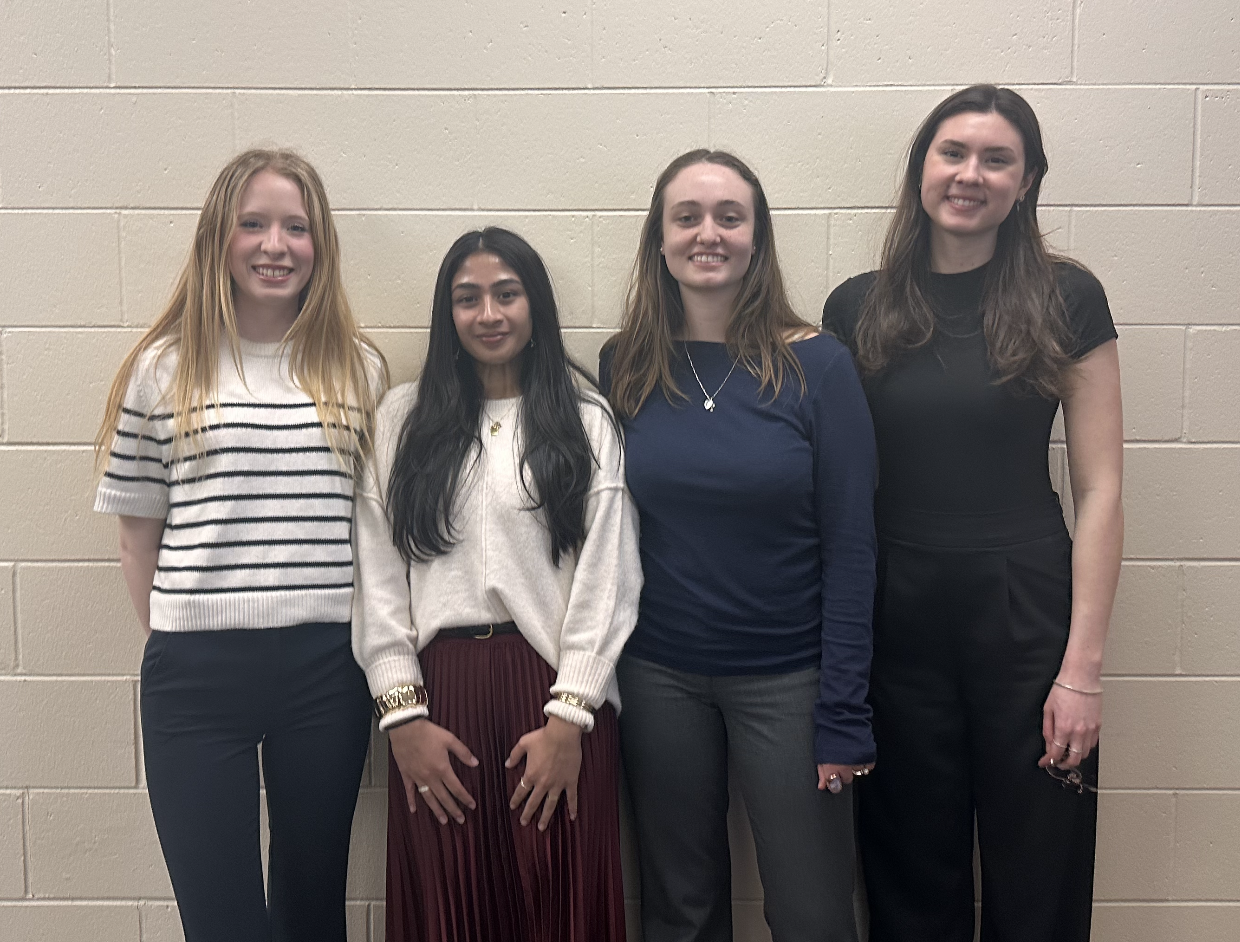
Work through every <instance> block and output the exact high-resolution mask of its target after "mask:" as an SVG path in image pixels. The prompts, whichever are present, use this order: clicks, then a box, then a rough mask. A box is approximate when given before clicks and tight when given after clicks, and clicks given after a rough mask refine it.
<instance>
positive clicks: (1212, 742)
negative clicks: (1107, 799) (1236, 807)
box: [1101, 678, 1240, 789]
mask: <svg viewBox="0 0 1240 942" xmlns="http://www.w3.org/2000/svg"><path fill="white" fill-rule="evenodd" d="M1106 689H1107V693H1106V697H1105V698H1104V700H1105V705H1104V707H1103V725H1102V773H1101V781H1102V784H1103V785H1104V786H1106V787H1107V788H1226V789H1237V788H1240V741H1237V739H1236V737H1235V736H1232V735H1229V734H1227V733H1226V732H1224V731H1230V730H1234V729H1236V726H1237V723H1240V678H1236V679H1226V680H1197V679H1188V678H1182V679H1181V678H1177V679H1174V680H1171V679H1155V678H1148V679H1139V680H1138V679H1130V680H1117V679H1112V680H1109V681H1107V688H1106ZM1151 757H1157V758H1156V759H1153V760H1152V759H1151Z"/></svg>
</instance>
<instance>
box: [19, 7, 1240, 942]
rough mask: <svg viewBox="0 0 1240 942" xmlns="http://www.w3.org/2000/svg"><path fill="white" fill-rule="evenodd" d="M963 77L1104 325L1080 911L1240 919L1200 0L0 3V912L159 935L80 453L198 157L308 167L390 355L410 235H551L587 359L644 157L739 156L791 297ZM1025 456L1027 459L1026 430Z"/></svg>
mask: <svg viewBox="0 0 1240 942" xmlns="http://www.w3.org/2000/svg"><path fill="white" fill-rule="evenodd" d="M983 80H991V81H998V82H1003V83H1007V84H1012V85H1015V86H1017V87H1019V88H1021V89H1022V90H1023V91H1024V92H1025V93H1026V94H1027V95H1028V97H1029V98H1030V99H1031V101H1032V102H1033V103H1034V105H1035V107H1036V108H1037V110H1038V112H1039V114H1040V116H1041V118H1042V120H1043V123H1044V127H1045V131H1046V134H1047V137H1048V143H1049V149H1050V155H1051V162H1052V171H1051V175H1050V177H1049V179H1048V181H1047V184H1046V187H1045V189H1044V199H1045V203H1046V207H1047V208H1046V211H1045V214H1044V218H1045V220H1046V222H1047V223H1048V225H1049V227H1050V228H1051V229H1052V230H1053V236H1052V238H1053V240H1054V241H1055V243H1056V244H1057V245H1059V246H1060V247H1062V248H1064V249H1066V250H1069V251H1071V252H1072V253H1074V254H1076V255H1077V256H1079V257H1080V258H1081V259H1083V260H1084V261H1086V262H1087V263H1088V264H1090V265H1091V266H1093V268H1094V269H1095V271H1096V272H1097V273H1098V275H1099V276H1100V277H1101V278H1102V280H1103V282H1104V283H1105V285H1106V287H1107V289H1108V291H1109V293H1110V297H1111V301H1112V304H1113V307H1114V311H1115V315H1116V319H1117V321H1118V322H1119V324H1120V325H1122V326H1121V327H1120V335H1121V336H1120V344H1121V351H1122V357H1123V365H1124V396H1125V407H1126V423H1127V435H1128V439H1129V442H1130V444H1129V447H1128V454H1127V461H1128V465H1127V468H1128V470H1127V507H1128V521H1129V527H1128V540H1127V548H1126V554H1127V561H1126V563H1125V568H1124V575H1123V582H1122V587H1121V597H1120V602H1119V607H1118V610H1117V612H1116V616H1115V619H1114V626H1113V634H1112V642H1111V644H1110V651H1109V660H1108V665H1107V666H1108V674H1109V676H1108V678H1107V687H1108V693H1107V706H1106V729H1105V732H1104V737H1105V738H1104V747H1103V748H1104V753H1103V755H1104V760H1103V785H1104V787H1105V794H1104V796H1103V798H1102V820H1101V834H1100V839H1099V847H1098V857H1099V865H1098V880H1097V899H1098V903H1097V919H1096V927H1097V928H1096V932H1095V934H1094V936H1095V938H1096V939H1100V940H1115V942H1128V940H1193V942H1222V940H1234V939H1236V938H1240V735H1238V732H1240V631H1238V630H1237V629H1238V628H1240V578H1238V576H1240V495H1238V494H1237V487H1236V485H1237V484H1238V483H1240V444H1238V443H1240V308H1238V306H1237V304H1238V302H1237V298H1238V297H1240V262H1238V261H1237V257H1238V253H1240V18H1238V17H1237V16H1236V10H1235V4H1234V0H1193V2H1191V3H1181V4H1171V3H1163V4H1151V3H1148V2H1145V3H1137V2H1134V0H1023V2H1020V3H994V2H993V0H921V2H918V3H889V2H880V0H830V2H825V0H816V2H814V0H770V2H767V3H761V4H758V3H751V2H750V3H730V4H722V5H721V4H719V3H717V2H711V3H708V2H705V0H684V2H681V3H677V4H664V3H653V2H635V0H564V2H563V3H560V4H556V5H554V6H552V5H548V4H544V3H541V2H537V0H508V2H505V3H498V2H497V3H492V4H470V5H468V6H466V5H454V4H429V3H427V4H421V3H420V4H409V3H403V2H399V0H358V2H354V3H349V4H344V3H339V2H336V0H305V2H303V3H301V4H299V5H298V6H297V7H296V8H286V9H279V10H276V9H274V8H266V7H262V6H260V5H255V4H251V3H247V2H244V0H203V2H198V3H191V4H169V3H157V2H154V0H4V2H3V3H0V362H2V383H0V390H2V396H0V405H2V410H0V411H2V425H0V482H2V483H3V495H4V496H3V500H2V502H0V717H2V723H3V730H4V733H3V741H2V746H0V938H2V939H4V940H6V942H7V940H13V942H26V940H32V942H33V940H45V939H47V940H51V939H55V940H63V939H92V940H98V942H112V940H116V942H137V940H139V939H141V940H143V942H164V940H172V939H179V938H180V933H179V928H178V923H177V920H176V918H175V908H174V906H173V903H172V899H171V892H170V888H169V884H168V880H167V876H166V874H165V872H164V869H163V864H162V860H161V858H160V856H159V852H158V848H157V846H156V842H155V836H154V832H153V828H152V825H151V821H150V815H149V811H148V809H147V802H146V795H145V793H144V791H143V779H142V762H141V744H140V742H138V741H137V737H136V732H135V731H136V726H137V723H136V718H135V704H136V696H137V691H136V678H135V674H136V671H137V665H138V663H139V657H140V648H141V645H140V638H139V632H138V630H137V628H136V627H135V625H134V622H133V618H132V615H131V613H130V611H129V606H128V603H127V601H126V598H125V593H124V590H123V588H122V585H121V580H120V576H119V572H118V569H117V566H116V562H115V559H116V548H115V536H114V523H113V522H112V521H111V520H109V519H105V518H100V517H97V516H96V515H94V514H92V513H91V511H90V509H89V504H90V494H91V455H90V451H89V448H88V446H87V443H88V442H89V441H90V439H91V437H92V434H93V430H94V427H95V424H96V422H97V421H98V418H99V414H100V410H101V402H102V398H103V396H104V393H105V389H106V384H107V382H108V380H109V378H110V376H111V375H112V372H113V370H114V369H115V367H116V365H117V363H118V361H119V359H120V357H121V355H122V354H123V352H124V351H125V350H126V348H127V347H128V346H129V345H130V344H131V343H132V342H133V340H134V338H135V337H136V336H137V333H138V330H139V329H140V328H141V327H142V326H143V325H144V324H146V323H148V322H149V321H150V319H151V318H152V316H153V315H154V313H155V312H156V310H157V308H158V307H159V305H160V304H161V303H162V300H163V299H164V297H165V295H166V294H167V292H168V290H169V287H170V285H171V282H172V279H173V277H174V275H175V273H176V270H177V268H178V266H179V264H180V261H181V259H182V258H183V256H184V252H185V250H186V248H187V246H188V242H189V234H190V231H191V228H192V225H193V221H194V214H195V211H196V208H197V207H198V206H199V205H200V203H201V200H202V198H203V195H204V193H205V191H206V189H207V186H208V185H209V183H210V181H211V179H212V178H213V176H214V174H215V173H216V171H217V170H218V169H219V167H220V166H221V165H222V164H223V163H224V161H225V160H226V159H227V158H228V157H229V156H230V155H231V154H232V153H234V152H235V151H237V150H238V149H240V148H243V147H245V146H247V145H250V144H253V143H258V142H279V143H287V144H293V145H296V146H297V147H299V148H301V149H302V150H303V151H304V152H305V153H306V154H307V155H308V156H309V157H310V158H312V159H313V160H314V161H315V162H316V163H317V165H318V166H319V168H320V169H321V170H322V172H323V174H324V176H325V178H326V180H327V184H328V187H329V190H330V193H331V197H332V200H333V203H334V205H335V207H336V208H337V212H338V220H339V224H340V229H341V231H342V233H343V239H344V245H345V252H346V255H347V267H348V283H349V288H350V290H351V292H352V296H353V300H354V302H355V304H356V308H357V310H358V311H359V313H360V315H361V317H362V319H363V320H364V322H365V323H366V324H368V325H370V326H371V327H373V328H375V334H376V336H377V337H379V338H380V340H381V342H382V343H383V345H384V348H385V349H386V350H387V352H388V354H389V355H390V357H391V358H392V362H393V364H394V366H395V368H396V373H397V375H398V377H399V378H402V379H404V378H408V377H410V376H411V375H412V374H413V372H414V370H415V368H416V364H417V362H418V359H419V357H420V353H421V349H422V347H421V345H422V342H423V333H422V331H423V329H424V327H425V324H426V319H427V309H428V302H429V296H430V288H431V284H432V280H433V277H434V271H435V267H436V265H437V263H438V260H439V258H440V256H441V254H442V252H443V250H444V248H445V247H446V246H447V245H448V243H449V242H450V240H451V239H452V238H453V237H454V236H455V235H456V234H458V233H459V232H460V231H462V230H463V229H464V228H466V227H468V226H473V225H476V224H479V223H482V222H490V221H495V222H502V223H504V224H507V225H511V226H513V227H515V228H517V229H518V230H520V231H522V232H523V233H525V234H526V235H527V236H528V237H529V238H530V239H531V240H532V241H533V242H534V244H535V245H536V246H538V247H539V248H540V249H541V250H542V251H543V252H544V253H545V255H546V257H547V259H548V261H549V262H550V265H551V268H552V270H553V273H554V276H555V279H556V283H557V286H558V289H559V292H560V296H561V299H562V301H563V303H564V310H565V320H566V323H567V325H568V327H569V331H570V336H571V341H572V346H573V349H575V350H576V351H578V352H579V353H581V354H582V355H583V356H584V357H586V358H587V359H590V358H592V357H593V355H594V353H595V351H596V350H597V348H598V346H599V344H600V343H601V342H602V340H603V338H604V337H605V336H606V335H607V333H608V331H609V330H610V329H611V327H612V325H614V324H615V322H616V318H617V311H618V306H619V300H620V296H621V286H622V283H623V279H624V275H625V272H626V269H627V266H628V265H629V263H630V260H631V258H632V255H633V252H634V248H635V242H636V232H637V227H638V222H639V218H640V212H641V209H642V207H643V206H644V205H645V204H646V203H647V201H648V198H649V193H650V187H651V185H652V183H653V180H654V176H655V174H656V173H657V171H658V170H659V169H660V168H661V167H662V166H663V165H664V163H665V162H666V161H667V160H668V159H670V158H671V157H673V156H674V155H676V154H677V153H679V152H681V151H682V150H685V149H687V148H690V147H693V146H698V145H703V144H707V145H710V146H716V147H727V148H732V149H735V150H736V151H737V152H739V153H740V154H741V155H743V156H744V157H745V158H747V159H748V160H750V161H751V162H752V163H753V165H754V166H755V167H756V168H757V170H758V171H759V173H760V174H761V175H762V177H763V180H764V182H765V183H766V185H767V189H768V191H769V193H770V196H771V199H772V201H773V203H774V205H775V207H776V208H777V219H778V222H777V229H778V243H779V247H780V253H781V256H782V259H783V262H784V265H785V267H786V269H787V270H788V272H789V273H790V274H791V276H792V285H793V288H794V291H795V295H796V298H797V302H798V304H799V306H800V308H801V310H802V311H803V312H804V313H805V314H806V315H807V316H811V317H812V316H814V315H815V313H816V312H817V311H818V310H819V309H820V306H821V303H822V300H823V298H824V297H825V295H826V293H827V291H828V290H829V288H831V287H832V286H834V285H835V284H837V283H838V282H839V281H841V280H842V279H844V278H845V277H847V276H849V275H851V274H854V273H855V272H858V271H861V270H863V269H865V268H868V267H870V266H871V264H872V260H873V257H874V253H873V248H874V237H875V234H876V233H878V232H879V231H880V230H881V227H882V224H883V220H884V215H883V207H884V206H885V205H886V203H887V201H888V199H889V196H890V194H891V191H892V185H893V180H894V174H895V168H896V165H897V161H898V155H899V152H900V151H901V150H902V148H903V147H904V145H905V143H906V142H907V140H908V138H909V136H910V135H911V133H912V130H913V127H914V125H915V124H916V122H917V121H918V120H919V119H920V118H921V117H922V115H923V114H924V113H925V112H926V110H927V109H928V108H929V107H930V106H931V104H932V103H934V102H935V101H936V100H938V99H939V98H941V97H942V96H943V95H944V94H945V93H946V91H948V90H949V89H950V88H952V87H955V86H958V85H961V84H965V83H968V82H973V81H983ZM1051 465H1052V469H1053V472H1054V474H1055V477H1056V480H1057V481H1060V480H1061V478H1062V470H1063V455H1062V449H1061V447H1059V446H1055V447H1053V448H1052V453H1051ZM376 746H377V747H379V748H378V749H377V751H376V754H378V755H380V756H381V755H382V752H381V746H382V744H381V743H380V742H379V741H378V739H376ZM384 768H385V766H384V762H383V761H382V760H381V761H379V762H377V763H375V764H374V766H373V767H372V768H370V769H369V770H368V771H367V773H366V778H365V780H364V784H363V790H362V796H361V802H360V806H359V814H358V819H357V830H356V840H355V847H354V856H353V864H354V865H353V870H352V874H351V878H350V898H351V900H352V902H351V903H350V933H351V936H350V938H351V939H352V940H355V942H362V940H375V942H377V940H379V939H381V938H382V934H383V933H382V923H383V906H382V896H383V814H384V786H385V773H384ZM735 823H736V824H737V828H736V830H737V834H738V839H742V840H740V843H742V844H743V837H744V827H743V825H742V824H741V822H740V821H739V819H738V820H737V822H735ZM735 869H736V888H735V889H736V898H737V901H738V902H737V904H736V908H737V913H738V927H739V928H738V938H741V939H746V940H749V939H761V938H765V930H764V929H763V928H762V920H761V907H760V903H759V902H757V901H758V900H759V898H760V887H759V886H758V883H757V878H756V871H755V869H754V867H753V864H752V857H751V855H750V854H748V853H741V854H739V855H738V860H737V863H736V868H735Z"/></svg>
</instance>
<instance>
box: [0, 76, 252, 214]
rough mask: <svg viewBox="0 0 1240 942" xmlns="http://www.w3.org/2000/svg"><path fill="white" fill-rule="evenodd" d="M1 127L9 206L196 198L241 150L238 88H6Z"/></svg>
mask: <svg viewBox="0 0 1240 942" xmlns="http://www.w3.org/2000/svg"><path fill="white" fill-rule="evenodd" d="M0 127H5V128H20V129H21V133H20V134H5V135H3V136H0V166H3V167H4V168H5V169H6V171H7V172H6V173H5V178H4V202H5V205H7V206H16V207H41V206H49V207H103V208H111V207H114V206H128V207H135V206H194V207H197V206H201V205H202V201H203V199H204V197H205V196H206V193H207V190H208V188H209V187H210V185H211V181H212V180H214V179H215V176H216V174H217V173H219V171H220V168H221V167H223V166H224V163H225V161H227V160H228V158H229V157H231V156H232V153H233V143H232V142H233V121H232V106H231V101H230V93H215V92H202V93H191V94H181V93H171V92H110V93H108V94H106V95H100V94H90V93H85V92H83V93H68V94H54V95H52V94H43V93H36V92H30V93H19V94H13V95H4V96H2V97H0ZM187 141H193V142H194V144H193V146H192V147H187V146H186V142H187Z"/></svg>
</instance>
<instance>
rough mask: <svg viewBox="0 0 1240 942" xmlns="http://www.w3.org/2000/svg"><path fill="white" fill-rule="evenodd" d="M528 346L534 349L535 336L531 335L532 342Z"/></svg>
mask: <svg viewBox="0 0 1240 942" xmlns="http://www.w3.org/2000/svg"><path fill="white" fill-rule="evenodd" d="M528 346H530V347H533V346H534V335H533V334H530V342H529V344H528Z"/></svg>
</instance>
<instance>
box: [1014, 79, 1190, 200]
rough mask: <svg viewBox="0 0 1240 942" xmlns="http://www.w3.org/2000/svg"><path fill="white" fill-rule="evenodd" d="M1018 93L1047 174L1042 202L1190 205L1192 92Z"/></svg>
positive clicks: (1051, 90) (1042, 90) (1096, 90)
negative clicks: (1032, 119) (1037, 126)
mask: <svg viewBox="0 0 1240 942" xmlns="http://www.w3.org/2000/svg"><path fill="white" fill-rule="evenodd" d="M1020 92H1021V94H1022V95H1024V96H1025V98H1027V99H1028V101H1029V104H1030V105H1032V106H1033V109H1034V111H1036V112H1037V115H1038V120H1039V122H1040V123H1041V125H1042V137H1043V140H1044V142H1045V146H1046V151H1047V156H1048V158H1049V160H1050V167H1051V169H1050V172H1049V173H1048V174H1047V177H1046V182H1045V183H1044V184H1043V186H1042V197H1041V198H1042V201H1043V202H1045V203H1060V204H1071V205H1074V206H1080V205H1086V206H1088V205H1091V204H1093V205H1097V204H1102V205H1108V204H1116V203H1118V204H1127V203H1132V204H1142V203H1188V202H1189V200H1190V199H1191V197H1192V172H1193V110H1194V103H1193V97H1194V92H1193V90H1192V89H1191V88H1068V87H1065V86H1060V87H1052V86H1039V87H1032V88H1024V89H1021V90H1020Z"/></svg>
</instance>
